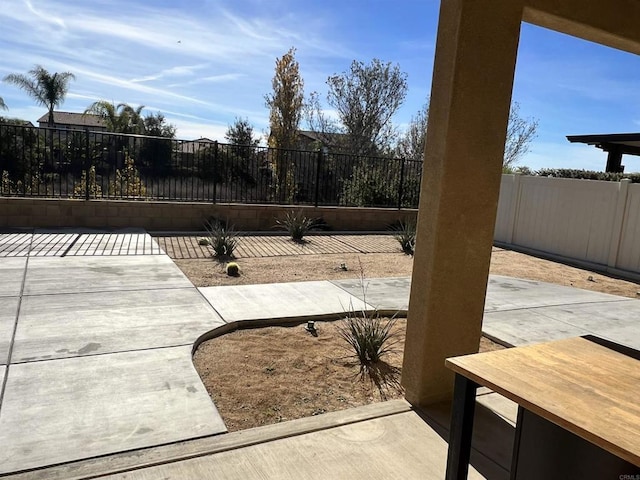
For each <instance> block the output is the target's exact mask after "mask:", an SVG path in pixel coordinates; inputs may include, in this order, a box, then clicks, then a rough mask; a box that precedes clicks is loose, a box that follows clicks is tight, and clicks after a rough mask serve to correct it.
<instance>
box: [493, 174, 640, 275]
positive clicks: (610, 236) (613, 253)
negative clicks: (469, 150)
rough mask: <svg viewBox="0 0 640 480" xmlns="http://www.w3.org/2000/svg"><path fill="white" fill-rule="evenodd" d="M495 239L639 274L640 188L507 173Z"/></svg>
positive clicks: (503, 183) (630, 185)
mask: <svg viewBox="0 0 640 480" xmlns="http://www.w3.org/2000/svg"><path fill="white" fill-rule="evenodd" d="M494 239H495V241H496V242H498V243H503V244H508V245H514V246H520V247H525V248H528V249H532V250H537V251H540V252H546V253H550V254H553V255H558V256H562V257H566V258H568V259H573V260H578V261H581V262H587V263H593V264H597V265H600V266H603V267H605V268H607V269H609V270H625V271H629V272H634V273H640V184H631V183H630V182H629V180H623V181H622V182H620V183H616V182H602V181H595V180H575V179H568V178H546V177H529V176H523V175H503V176H502V185H501V190H500V201H499V203H498V216H497V219H496V228H495V234H494Z"/></svg>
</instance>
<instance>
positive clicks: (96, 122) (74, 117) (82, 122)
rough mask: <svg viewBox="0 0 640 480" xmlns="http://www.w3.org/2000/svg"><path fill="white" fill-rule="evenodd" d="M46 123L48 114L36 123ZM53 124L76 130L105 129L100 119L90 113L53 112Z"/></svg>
mask: <svg viewBox="0 0 640 480" xmlns="http://www.w3.org/2000/svg"><path fill="white" fill-rule="evenodd" d="M48 121H49V113H45V114H44V115H42V116H41V117H40V118H39V119H38V123H40V124H46V123H47V122H48ZM53 123H55V124H56V125H67V126H72V127H78V128H100V129H105V128H106V125H105V123H104V120H102V118H100V117H99V116H98V115H92V114H90V113H86V114H85V113H74V112H53Z"/></svg>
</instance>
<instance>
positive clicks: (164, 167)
mask: <svg viewBox="0 0 640 480" xmlns="http://www.w3.org/2000/svg"><path fill="white" fill-rule="evenodd" d="M143 133H144V134H145V135H148V136H152V137H159V138H145V139H143V140H142V146H141V147H140V158H139V159H140V162H141V165H142V168H144V169H145V173H146V174H149V175H153V176H160V177H164V176H167V175H169V174H170V173H171V154H172V152H173V142H172V140H173V139H174V138H175V137H176V127H175V125H173V124H171V123H169V122H168V121H167V119H166V117H165V116H164V115H163V114H162V113H160V112H158V113H155V114H153V113H150V114H148V115H146V116H145V117H144V119H143Z"/></svg>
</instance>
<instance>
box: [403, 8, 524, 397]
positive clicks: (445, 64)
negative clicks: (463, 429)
mask: <svg viewBox="0 0 640 480" xmlns="http://www.w3.org/2000/svg"><path fill="white" fill-rule="evenodd" d="M522 8H523V6H522V1H521V0H442V4H441V8H440V20H439V25H438V36H437V45H436V54H435V64H434V72H433V84H432V91H431V103H430V109H429V127H428V133H427V143H426V145H427V146H426V153H425V168H424V175H423V179H422V186H421V189H422V190H421V192H422V193H421V198H420V209H419V213H418V231H417V242H416V253H415V258H414V264H413V277H412V284H411V299H410V302H409V316H408V317H409V318H408V324H407V340H406V345H405V352H404V366H403V372H402V383H403V385H404V387H405V389H406V398H407V400H408V401H409V402H411V403H412V404H414V405H427V404H429V403H433V402H435V401H439V400H443V399H447V398H449V397H450V396H451V393H452V390H453V374H452V373H451V372H450V371H449V370H448V369H446V368H445V366H444V360H445V358H447V357H450V356H454V355H462V354H467V353H473V352H477V351H478V345H479V343H480V334H481V328H482V315H483V309H484V299H485V293H486V284H487V275H488V272H489V262H490V259H491V246H492V243H493V231H494V225H495V218H496V210H497V205H498V195H499V192H500V179H501V172H502V154H503V150H504V141H505V132H506V127H507V119H508V116H509V106H510V103H511V90H512V86H513V75H514V69H515V61H516V53H517V49H518V40H519V36H520V23H521V18H522Z"/></svg>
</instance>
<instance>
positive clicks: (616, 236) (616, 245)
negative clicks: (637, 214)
mask: <svg viewBox="0 0 640 480" xmlns="http://www.w3.org/2000/svg"><path fill="white" fill-rule="evenodd" d="M630 183H631V180H629V179H628V178H625V179H622V180H620V185H619V187H618V199H617V201H616V214H615V218H614V220H613V227H612V228H611V240H610V242H609V259H608V261H607V266H608V267H609V268H616V265H617V263H618V254H619V252H620V243H621V241H622V232H623V230H624V220H625V212H626V210H627V201H628V193H629V184H630Z"/></svg>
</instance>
